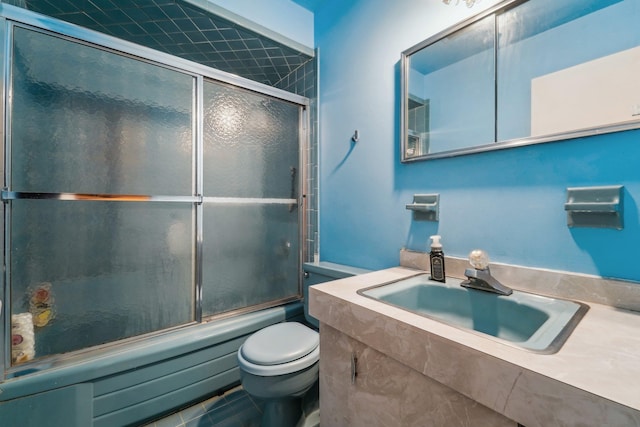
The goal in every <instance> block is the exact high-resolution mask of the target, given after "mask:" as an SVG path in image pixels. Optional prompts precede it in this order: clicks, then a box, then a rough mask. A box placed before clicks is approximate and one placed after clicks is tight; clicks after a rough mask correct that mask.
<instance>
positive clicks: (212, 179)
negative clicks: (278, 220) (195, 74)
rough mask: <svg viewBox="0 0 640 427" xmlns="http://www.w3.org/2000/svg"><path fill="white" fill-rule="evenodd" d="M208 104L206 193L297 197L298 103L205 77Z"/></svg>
mask: <svg viewBox="0 0 640 427" xmlns="http://www.w3.org/2000/svg"><path fill="white" fill-rule="evenodd" d="M204 110H205V111H204V114H205V115H204V145H205V146H204V194H205V195H207V196H216V197H276V198H291V197H297V193H296V192H297V189H296V188H294V187H295V183H296V182H297V172H298V171H297V168H298V162H299V159H298V156H299V155H298V153H299V149H298V147H299V130H298V129H299V127H298V123H299V111H300V109H299V107H298V106H296V105H293V104H289V103H287V102H284V101H279V100H276V99H272V98H269V97H266V96H263V95H259V94H255V93H253V92H249V91H245V90H240V89H238V88H230V87H227V86H224V85H221V84H217V83H213V82H205V86H204ZM292 168H295V170H292Z"/></svg>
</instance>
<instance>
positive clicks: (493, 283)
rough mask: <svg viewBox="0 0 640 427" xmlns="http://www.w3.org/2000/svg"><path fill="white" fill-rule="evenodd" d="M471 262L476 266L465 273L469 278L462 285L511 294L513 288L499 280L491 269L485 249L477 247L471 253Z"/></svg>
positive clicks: (501, 293)
mask: <svg viewBox="0 0 640 427" xmlns="http://www.w3.org/2000/svg"><path fill="white" fill-rule="evenodd" d="M469 262H470V263H471V265H472V266H473V267H474V268H467V269H466V270H465V271H464V275H465V276H467V280H465V281H464V282H462V283H460V286H463V287H465V288H471V289H478V290H480V291H487V292H493V293H496V294H500V295H511V293H512V292H513V290H512V289H511V288H509V287H507V286H505V285H503V284H502V283H500V282H498V280H496V278H495V277H493V276H492V275H491V270H489V255H487V253H486V252H485V251H482V250H479V249H475V250H473V251H471V253H470V254H469Z"/></svg>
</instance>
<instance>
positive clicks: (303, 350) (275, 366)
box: [238, 322, 320, 376]
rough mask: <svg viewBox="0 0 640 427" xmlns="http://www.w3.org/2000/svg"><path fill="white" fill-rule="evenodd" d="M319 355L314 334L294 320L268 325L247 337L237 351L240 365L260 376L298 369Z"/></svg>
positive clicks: (318, 347) (315, 333)
mask: <svg viewBox="0 0 640 427" xmlns="http://www.w3.org/2000/svg"><path fill="white" fill-rule="evenodd" d="M319 357H320V337H319V335H318V333H317V332H316V331H314V330H313V329H311V328H308V327H306V326H304V325H302V324H301V323H298V322H285V323H278V324H276V325H271V326H268V327H266V328H264V329H262V330H260V331H258V332H256V333H255V334H253V335H251V336H250V337H249V338H247V340H246V341H245V342H244V344H243V345H242V346H241V347H240V349H239V350H238V362H239V364H240V368H241V369H242V370H244V371H245V372H248V373H251V374H254V375H260V376H275V375H284V374H290V373H293V372H297V371H301V370H303V369H305V368H308V367H309V366H312V365H313V364H314V363H316V362H317V361H318V359H319Z"/></svg>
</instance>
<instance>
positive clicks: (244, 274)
mask: <svg viewBox="0 0 640 427" xmlns="http://www.w3.org/2000/svg"><path fill="white" fill-rule="evenodd" d="M203 99H204V157H203V159H204V167H203V170H204V186H203V195H204V206H203V210H204V215H203V217H204V234H203V241H204V246H203V275H202V291H203V298H202V313H203V315H204V316H210V315H216V314H220V313H224V312H230V311H233V310H236V309H239V308H243V307H247V306H256V305H260V304H264V303H267V302H270V301H278V300H285V299H287V298H292V297H297V296H298V295H299V292H300V291H299V285H298V278H299V271H300V270H299V265H300V253H299V252H300V244H299V243H300V234H299V221H298V216H299V214H300V211H299V209H298V206H297V203H298V182H299V170H298V164H299V162H300V160H299V156H300V150H299V146H300V142H299V139H300V135H299V134H300V131H299V129H300V125H299V123H300V107H299V106H298V105H295V104H291V103H289V102H286V101H281V100H277V99H273V98H270V97H267V96H265V95H261V94H257V93H254V92H250V91H246V90H238V89H237V88H233V87H229V86H226V85H224V84H221V83H216V82H211V81H205V84H204V98H203Z"/></svg>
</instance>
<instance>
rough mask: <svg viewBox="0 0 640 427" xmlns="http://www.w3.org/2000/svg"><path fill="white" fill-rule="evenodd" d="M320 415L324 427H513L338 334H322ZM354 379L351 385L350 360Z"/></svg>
mask: <svg viewBox="0 0 640 427" xmlns="http://www.w3.org/2000/svg"><path fill="white" fill-rule="evenodd" d="M320 336H321V342H320V346H321V348H322V358H321V359H320V416H321V421H322V423H323V424H327V425H336V426H337V425H349V426H354V427H357V426H363V427H365V426H366V427H371V426H390V425H402V426H406V427H411V426H416V427H417V426H420V427H424V426H443V425H452V420H455V425H457V426H461V427H465V426H469V427H471V426H477V425H490V426H494V427H501V426H505V427H506V426H510V427H515V426H516V423H515V421H512V420H509V419H508V418H506V417H504V416H502V415H500V414H498V413H496V412H494V411H491V410H490V409H488V408H486V407H485V406H483V405H480V404H479V403H477V402H474V401H473V400H471V399H469V398H467V397H465V396H463V395H462V394H460V393H458V392H456V391H455V390H453V389H451V388H449V387H446V386H444V385H442V384H441V383H439V382H437V381H434V380H433V379H431V378H429V377H428V376H425V375H423V374H422V373H420V372H418V371H415V370H413V369H411V368H409V367H407V366H405V365H403V364H401V363H399V362H398V361H396V360H394V359H392V358H390V357H388V356H386V355H384V354H383V353H381V352H379V351H376V350H374V349H373V348H371V347H369V346H367V345H365V344H363V343H361V342H359V341H357V340H354V339H352V338H350V337H349V336H347V335H345V334H343V333H341V332H340V331H338V330H336V329H334V328H332V327H330V326H329V325H327V324H322V325H321V329H320ZM352 354H355V355H356V357H357V360H358V361H357V366H358V369H357V372H358V374H357V376H356V379H355V381H354V382H352V381H351V355H352Z"/></svg>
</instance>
